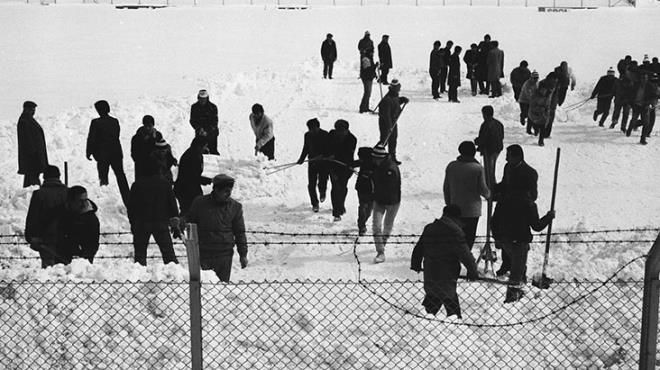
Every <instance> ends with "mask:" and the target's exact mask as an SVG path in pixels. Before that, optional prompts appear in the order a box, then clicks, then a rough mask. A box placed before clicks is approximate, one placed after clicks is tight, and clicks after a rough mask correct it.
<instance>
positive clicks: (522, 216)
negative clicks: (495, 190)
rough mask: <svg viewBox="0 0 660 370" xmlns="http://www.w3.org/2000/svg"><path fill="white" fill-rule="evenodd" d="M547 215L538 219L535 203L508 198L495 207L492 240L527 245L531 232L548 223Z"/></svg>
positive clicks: (530, 239)
mask: <svg viewBox="0 0 660 370" xmlns="http://www.w3.org/2000/svg"><path fill="white" fill-rule="evenodd" d="M550 221H551V218H550V217H548V216H547V215H546V216H544V217H543V218H541V219H539V212H538V210H537V208H536V203H534V202H533V201H531V200H529V199H525V198H521V197H508V198H505V199H503V200H501V201H499V202H497V205H496V206H495V211H494V212H493V217H492V218H491V230H492V231H493V238H495V240H498V241H506V242H521V243H529V242H531V241H532V232H531V230H530V228H532V229H534V231H541V230H543V229H544V228H545V227H546V226H548V224H549V223H550Z"/></svg>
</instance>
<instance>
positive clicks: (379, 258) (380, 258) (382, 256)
mask: <svg viewBox="0 0 660 370" xmlns="http://www.w3.org/2000/svg"><path fill="white" fill-rule="evenodd" d="M383 262H385V252H378V253H377V254H376V258H374V263H375V264H378V263H383Z"/></svg>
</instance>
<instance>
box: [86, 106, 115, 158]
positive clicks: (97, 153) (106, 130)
mask: <svg viewBox="0 0 660 370" xmlns="http://www.w3.org/2000/svg"><path fill="white" fill-rule="evenodd" d="M119 131H120V128H119V121H118V120H117V119H116V118H114V117H111V116H102V117H99V118H94V119H93V120H92V123H91V124H90V125H89V134H87V156H88V157H89V156H92V155H93V156H94V159H95V160H96V161H97V162H109V161H110V160H111V159H121V158H123V153H122V150H121V143H120V142H119Z"/></svg>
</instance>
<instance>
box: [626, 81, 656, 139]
mask: <svg viewBox="0 0 660 370" xmlns="http://www.w3.org/2000/svg"><path fill="white" fill-rule="evenodd" d="M633 73H634V74H636V79H635V81H636V82H635V84H634V85H633V101H632V110H633V117H632V119H631V120H630V125H628V129H627V130H626V136H630V134H631V133H632V130H633V129H635V128H637V127H638V126H642V130H641V137H640V140H639V143H640V144H642V145H646V144H647V141H646V139H647V138H648V137H650V136H651V131H652V130H653V123H654V121H655V106H656V105H657V103H658V87H657V84H654V83H652V82H651V81H649V75H648V73H646V72H645V71H639V69H637V70H633Z"/></svg>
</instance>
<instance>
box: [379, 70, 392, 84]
mask: <svg viewBox="0 0 660 370" xmlns="http://www.w3.org/2000/svg"><path fill="white" fill-rule="evenodd" d="M388 73H390V69H389V68H381V70H380V80H379V81H380V82H381V83H382V84H385V85H387V84H388V83H389V82H387V74H388Z"/></svg>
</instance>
